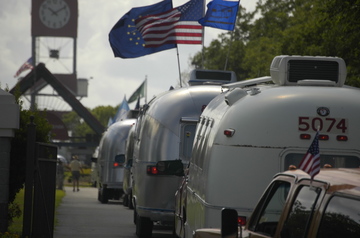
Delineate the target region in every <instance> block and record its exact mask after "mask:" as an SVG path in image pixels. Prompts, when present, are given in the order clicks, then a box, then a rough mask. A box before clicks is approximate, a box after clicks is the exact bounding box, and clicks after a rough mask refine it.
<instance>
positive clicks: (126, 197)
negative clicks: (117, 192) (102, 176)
mask: <svg viewBox="0 0 360 238" xmlns="http://www.w3.org/2000/svg"><path fill="white" fill-rule="evenodd" d="M123 205H124V206H125V207H128V206H129V197H128V195H127V194H125V195H124V198H123Z"/></svg>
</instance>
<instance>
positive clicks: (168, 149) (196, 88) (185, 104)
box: [132, 70, 236, 237]
mask: <svg viewBox="0 0 360 238" xmlns="http://www.w3.org/2000/svg"><path fill="white" fill-rule="evenodd" d="M235 81H236V77H235V74H234V73H233V72H230V71H209V70H195V71H193V72H192V74H191V78H190V81H189V84H190V86H189V87H187V88H180V89H174V90H170V91H168V92H165V93H163V94H161V95H159V96H157V97H155V98H154V99H153V100H151V101H150V103H149V104H148V105H144V107H143V108H142V111H140V115H139V117H138V120H137V126H136V132H135V140H134V142H135V143H134V154H133V164H132V166H133V167H132V170H133V180H134V181H133V188H132V193H133V197H132V199H133V200H132V202H133V205H134V222H135V223H136V234H137V236H138V237H148V236H151V234H152V229H153V225H154V222H157V223H160V224H162V225H169V228H172V226H173V224H174V210H175V207H174V204H175V198H174V194H175V191H176V189H177V188H178V186H179V183H180V181H181V178H179V177H176V176H173V175H172V176H169V175H166V174H163V173H162V171H161V168H160V169H159V168H158V167H157V166H156V164H157V162H159V161H164V162H166V161H168V160H178V161H179V163H182V164H187V163H188V162H189V159H190V156H191V151H192V144H193V141H194V135H195V129H196V123H197V122H198V120H199V117H200V114H201V113H202V111H203V110H204V109H205V107H206V106H207V104H208V103H209V102H210V101H211V100H212V99H213V98H214V97H215V96H217V95H219V94H220V93H221V86H220V84H223V83H229V82H235ZM165 164H166V163H165Z"/></svg>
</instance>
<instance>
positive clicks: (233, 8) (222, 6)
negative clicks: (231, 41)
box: [199, 0, 240, 31]
mask: <svg viewBox="0 0 360 238" xmlns="http://www.w3.org/2000/svg"><path fill="white" fill-rule="evenodd" d="M239 3H240V1H236V2H234V1H231V2H230V1H224V0H213V1H211V2H209V3H208V5H207V7H208V10H207V11H206V14H205V17H203V18H201V19H200V20H199V23H200V24H201V25H203V26H210V27H214V28H219V29H224V30H229V31H232V30H234V28H235V21H236V15H237V12H238V9H239Z"/></svg>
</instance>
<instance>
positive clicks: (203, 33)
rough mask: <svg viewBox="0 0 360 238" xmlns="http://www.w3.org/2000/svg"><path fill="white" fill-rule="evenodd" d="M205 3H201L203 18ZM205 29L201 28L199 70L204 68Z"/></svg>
mask: <svg viewBox="0 0 360 238" xmlns="http://www.w3.org/2000/svg"><path fill="white" fill-rule="evenodd" d="M205 3H206V1H205V0H204V1H203V14H202V15H203V16H205ZM204 39H205V27H202V43H201V47H202V48H201V69H202V68H204V42H205V40H204Z"/></svg>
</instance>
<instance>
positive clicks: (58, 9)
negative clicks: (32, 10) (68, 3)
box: [55, 6, 66, 15]
mask: <svg viewBox="0 0 360 238" xmlns="http://www.w3.org/2000/svg"><path fill="white" fill-rule="evenodd" d="M65 8H66V7H65V6H63V7H62V8H60V9H58V10H57V11H55V13H56V15H57V13H58V12H60V11H61V10H63V9H65Z"/></svg>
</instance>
